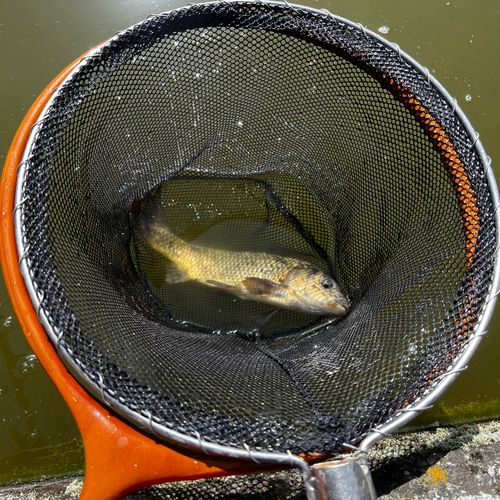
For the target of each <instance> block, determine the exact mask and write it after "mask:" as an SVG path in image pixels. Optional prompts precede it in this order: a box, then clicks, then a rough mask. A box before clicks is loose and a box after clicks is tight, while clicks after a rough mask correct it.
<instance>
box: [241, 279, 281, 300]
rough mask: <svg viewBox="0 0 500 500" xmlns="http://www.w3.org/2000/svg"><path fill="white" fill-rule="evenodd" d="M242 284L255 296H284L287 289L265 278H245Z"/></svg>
mask: <svg viewBox="0 0 500 500" xmlns="http://www.w3.org/2000/svg"><path fill="white" fill-rule="evenodd" d="M242 283H243V286H244V287H245V288H246V289H247V291H248V292H249V293H253V294H254V295H274V296H283V295H284V292H285V288H286V286H285V285H280V284H279V283H275V282H274V281H271V280H267V279H265V278H254V277H249V278H245V279H244V280H243V281H242Z"/></svg>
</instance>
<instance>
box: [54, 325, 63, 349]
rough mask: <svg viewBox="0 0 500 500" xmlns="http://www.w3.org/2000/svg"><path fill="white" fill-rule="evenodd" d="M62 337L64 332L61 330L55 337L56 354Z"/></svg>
mask: <svg viewBox="0 0 500 500" xmlns="http://www.w3.org/2000/svg"><path fill="white" fill-rule="evenodd" d="M54 330H56V328H54ZM56 333H57V332H56ZM63 335H64V330H63V329H62V328H61V332H60V333H59V334H58V335H57V337H56V349H57V352H59V350H60V342H61V339H62V336H63Z"/></svg>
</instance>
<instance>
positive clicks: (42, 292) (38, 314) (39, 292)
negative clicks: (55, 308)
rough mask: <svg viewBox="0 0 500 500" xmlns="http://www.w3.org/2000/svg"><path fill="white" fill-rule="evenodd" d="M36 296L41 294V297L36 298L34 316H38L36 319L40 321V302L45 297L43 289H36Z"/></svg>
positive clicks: (41, 302)
mask: <svg viewBox="0 0 500 500" xmlns="http://www.w3.org/2000/svg"><path fill="white" fill-rule="evenodd" d="M37 293H38V296H40V295H41V297H40V298H39V300H38V304H37V306H36V316H37V318H38V321H40V323H42V318H41V317H40V311H41V310H42V304H43V300H44V299H45V292H44V291H43V290H37Z"/></svg>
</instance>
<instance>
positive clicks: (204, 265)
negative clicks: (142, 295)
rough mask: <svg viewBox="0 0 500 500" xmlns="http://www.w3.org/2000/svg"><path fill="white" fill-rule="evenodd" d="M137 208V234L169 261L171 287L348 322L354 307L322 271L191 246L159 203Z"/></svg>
mask: <svg viewBox="0 0 500 500" xmlns="http://www.w3.org/2000/svg"><path fill="white" fill-rule="evenodd" d="M134 203H135V205H134V204H133V210H131V215H132V220H133V226H134V230H135V231H136V233H137V235H138V237H139V238H140V239H141V240H142V241H143V242H145V243H146V244H147V245H148V246H149V247H150V248H152V249H153V250H154V251H156V252H158V253H159V254H161V255H162V256H163V257H165V258H166V259H167V260H166V262H167V264H166V269H165V282H166V283H168V284H170V285H174V284H177V283H184V282H187V281H195V282H197V283H201V284H203V285H205V286H207V287H212V288H215V289H218V290H221V291H224V292H228V293H229V294H232V295H233V296H236V297H238V298H240V299H242V300H253V301H257V302H261V303H265V304H269V305H272V306H274V307H276V308H279V309H287V310H292V311H296V312H299V313H303V314H311V315H334V316H345V315H346V314H347V313H348V312H349V309H350V304H349V301H348V300H347V298H346V297H345V296H344V295H343V294H342V292H341V290H340V287H339V285H338V284H337V282H336V281H335V280H334V279H333V278H332V277H331V276H328V275H327V274H325V273H324V272H323V271H322V270H321V269H319V268H318V267H316V266H314V265H312V264H309V263H307V262H304V261H302V260H298V259H295V258H292V257H283V256H279V255H274V254H269V253H266V252H261V253H259V252H235V251H229V250H222V249H217V248H212V247H205V246H201V245H196V244H193V243H190V242H188V241H185V240H183V239H182V238H180V237H179V236H177V235H176V234H174V232H173V231H172V230H171V229H170V228H169V227H168V224H167V221H166V217H165V214H164V213H163V210H161V202H160V201H158V199H157V198H155V197H154V196H153V197H152V198H150V199H149V200H148V202H146V201H145V200H142V202H134Z"/></svg>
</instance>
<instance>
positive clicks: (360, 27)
mask: <svg viewBox="0 0 500 500" xmlns="http://www.w3.org/2000/svg"><path fill="white" fill-rule="evenodd" d="M358 26H359V29H360V30H361V31H362V32H363V35H364V36H365V39H367V38H368V37H367V36H366V30H365V27H364V26H363V25H362V24H361V23H358Z"/></svg>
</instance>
